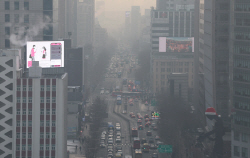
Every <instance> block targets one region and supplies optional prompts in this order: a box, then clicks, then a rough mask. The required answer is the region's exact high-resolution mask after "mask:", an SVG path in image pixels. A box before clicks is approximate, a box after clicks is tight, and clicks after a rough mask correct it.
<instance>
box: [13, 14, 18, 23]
mask: <svg viewBox="0 0 250 158" xmlns="http://www.w3.org/2000/svg"><path fill="white" fill-rule="evenodd" d="M14 22H15V23H19V14H14Z"/></svg>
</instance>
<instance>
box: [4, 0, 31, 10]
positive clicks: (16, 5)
mask: <svg viewBox="0 0 250 158" xmlns="http://www.w3.org/2000/svg"><path fill="white" fill-rule="evenodd" d="M19 7H20V5H19V2H14V10H19V9H20V8H19ZM4 9H5V10H10V2H9V1H5V2H4ZM23 10H29V2H24V3H23Z"/></svg>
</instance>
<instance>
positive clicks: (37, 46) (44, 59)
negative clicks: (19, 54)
mask: <svg viewBox="0 0 250 158" xmlns="http://www.w3.org/2000/svg"><path fill="white" fill-rule="evenodd" d="M26 52H27V56H26V58H27V60H26V61H27V63H26V64H27V68H29V67H31V66H32V61H39V66H40V67H42V68H49V67H64V41H32V42H27V50H26Z"/></svg>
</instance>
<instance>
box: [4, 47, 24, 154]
mask: <svg viewBox="0 0 250 158" xmlns="http://www.w3.org/2000/svg"><path fill="white" fill-rule="evenodd" d="M20 53H21V51H20V50H0V89H1V90H0V157H1V158H14V151H13V149H14V147H15V142H16V141H15V139H14V133H15V132H16V126H15V123H14V122H15V113H14V112H15V107H16V104H15V102H16V79H17V78H20V75H21V71H22V69H21V68H20V64H21V60H20V59H21V54H20Z"/></svg>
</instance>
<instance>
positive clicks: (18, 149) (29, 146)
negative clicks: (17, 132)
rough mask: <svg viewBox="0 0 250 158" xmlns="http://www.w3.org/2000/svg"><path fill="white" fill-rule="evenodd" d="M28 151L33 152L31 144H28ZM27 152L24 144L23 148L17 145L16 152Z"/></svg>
mask: <svg viewBox="0 0 250 158" xmlns="http://www.w3.org/2000/svg"><path fill="white" fill-rule="evenodd" d="M27 149H28V151H31V150H32V147H31V145H30V144H28V147H27ZM20 150H22V151H26V145H25V144H23V145H22V147H21V148H20V145H16V151H20Z"/></svg>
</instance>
